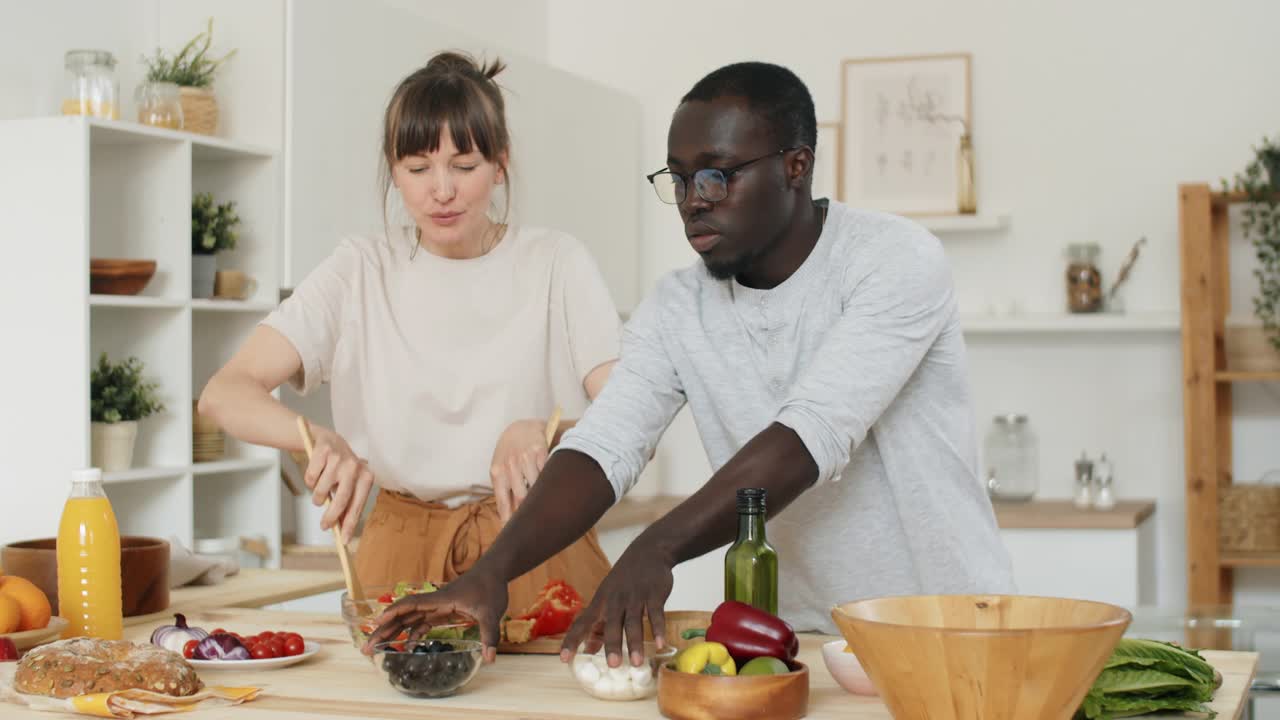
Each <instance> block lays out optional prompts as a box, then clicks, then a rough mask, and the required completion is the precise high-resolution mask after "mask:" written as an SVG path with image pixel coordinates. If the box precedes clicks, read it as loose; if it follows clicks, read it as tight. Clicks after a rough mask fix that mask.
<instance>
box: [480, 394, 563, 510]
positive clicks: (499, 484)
mask: <svg viewBox="0 0 1280 720" xmlns="http://www.w3.org/2000/svg"><path fill="white" fill-rule="evenodd" d="M546 429H547V421H546V420H538V419H532V420H517V421H516V422H513V423H511V425H510V427H508V428H507V429H506V430H504V431H503V432H502V436H501V437H499V438H498V446H497V448H495V449H494V451H493V462H492V463H490V465H489V480H490V481H491V482H492V483H493V494H494V497H495V499H496V500H497V501H498V516H499V517H500V518H501V519H502V522H503V524H504V525H505V524H506V522H507V521H508V520H510V519H511V516H512V515H513V514H514V513H515V511H516V508H518V507H520V503H522V502H524V498H525V496H526V495H528V494H529V488H531V487H533V484H534V483H535V482H537V480H538V473H540V472H542V466H543V465H546V464H547V456H548V455H549V454H550V452H551V448H550V447H549V446H548V445H547V436H546V434H545V433H546Z"/></svg>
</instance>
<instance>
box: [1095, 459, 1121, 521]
mask: <svg viewBox="0 0 1280 720" xmlns="http://www.w3.org/2000/svg"><path fill="white" fill-rule="evenodd" d="M1094 469H1095V472H1094V474H1093V484H1094V485H1095V486H1096V487H1094V489H1093V506H1094V507H1096V508H1098V509H1099V510H1110V509H1111V508H1113V507H1115V506H1116V496H1115V492H1114V491H1113V490H1112V487H1111V481H1112V468H1111V461H1110V460H1108V459H1107V454H1106V453H1102V456H1101V457H1099V458H1098V464H1097V467H1096V468H1094Z"/></svg>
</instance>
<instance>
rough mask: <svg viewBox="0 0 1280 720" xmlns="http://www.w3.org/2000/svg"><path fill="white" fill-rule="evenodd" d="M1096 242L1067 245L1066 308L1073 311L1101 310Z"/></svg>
mask: <svg viewBox="0 0 1280 720" xmlns="http://www.w3.org/2000/svg"><path fill="white" fill-rule="evenodd" d="M1101 253H1102V249H1101V248H1099V247H1098V244H1097V243H1072V244H1070V245H1068V246H1067V259H1068V264H1067V309H1068V310H1070V311H1071V312H1073V313H1091V312H1098V311H1100V310H1102V273H1101V272H1100V271H1099V270H1098V255H1100V254H1101Z"/></svg>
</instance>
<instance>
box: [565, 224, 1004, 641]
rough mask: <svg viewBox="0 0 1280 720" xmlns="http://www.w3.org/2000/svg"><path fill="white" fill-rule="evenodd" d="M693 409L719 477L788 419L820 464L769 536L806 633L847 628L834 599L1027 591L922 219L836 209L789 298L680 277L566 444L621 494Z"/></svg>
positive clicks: (628, 331) (647, 312)
mask: <svg viewBox="0 0 1280 720" xmlns="http://www.w3.org/2000/svg"><path fill="white" fill-rule="evenodd" d="M686 402H688V404H689V407H690V409H691V411H692V413H693V418H694V422H695V424H696V425H697V428H698V433H699V435H700V436H701V438H702V443H703V446H704V447H705V449H706V452H707V457H708V458H709V460H710V461H711V465H712V467H713V468H715V469H717V470H718V469H719V468H720V467H721V466H723V465H724V464H725V463H726V462H728V460H729V459H730V458H731V457H733V455H734V454H735V453H736V452H737V451H738V450H739V449H741V448H742V446H743V445H745V444H746V442H747V441H748V440H750V439H751V438H752V437H753V436H755V435H756V434H757V433H759V432H760V431H762V430H764V429H765V428H766V427H768V425H769V424H770V423H773V422H778V423H781V424H783V425H785V426H787V427H789V428H791V429H792V430H794V431H795V432H796V434H797V435H799V437H800V439H801V440H802V441H803V442H804V445H805V447H806V448H807V449H808V450H809V452H810V454H812V456H813V459H814V460H815V461H816V463H817V466H818V481H817V483H816V484H815V485H814V486H813V487H811V488H810V489H809V490H807V491H806V492H805V493H803V494H802V495H801V496H800V497H799V498H798V499H797V500H796V501H795V502H794V503H792V504H791V505H790V506H789V507H787V508H786V509H785V510H784V511H783V512H782V513H780V514H779V515H777V516H776V517H774V518H773V519H772V520H770V521H769V524H768V529H767V532H768V535H769V539H770V542H771V543H772V544H773V545H774V546H775V547H776V548H777V551H778V556H779V568H780V578H779V583H778V592H779V606H780V607H779V611H780V614H781V615H782V616H783V617H784V618H785V619H787V620H788V621H789V622H791V623H792V624H793V625H794V626H795V627H796V629H797V630H823V631H826V632H835V626H834V623H833V622H832V620H831V617H830V610H831V608H832V606H834V605H837V604H841V603H845V602H849V601H851V600H856V599H860V598H866V597H874V596H883V595H903V594H916V593H929V594H933V593H969V592H984V593H986V592H991V593H995V592H1012V591H1013V580H1012V571H1011V568H1010V563H1009V559H1008V555H1007V553H1006V551H1005V549H1004V546H1003V544H1002V543H1001V541H1000V536H999V533H998V530H997V527H996V523H995V517H994V513H993V512H992V509H991V504H990V501H989V500H988V499H987V496H986V493H985V491H984V489H983V487H982V484H981V482H980V480H979V477H978V472H977V465H978V463H977V441H976V437H975V432H974V414H973V405H972V402H971V397H970V389H969V384H968V377H967V369H966V365H965V348H964V339H963V337H962V335H961V329H960V323H959V317H958V314H957V305H956V300H955V293H954V289H953V285H952V281H951V274H950V269H949V265H948V263H947V260H946V256H945V255H944V253H943V249H942V247H941V245H940V243H939V242H938V240H937V239H936V238H935V237H934V236H933V235H931V234H929V233H928V232H927V231H925V230H924V229H923V228H921V227H920V226H918V225H916V224H915V223H912V222H910V221H908V220H906V219H903V218H899V217H895V216H892V215H886V214H881V213H874V212H866V211H860V210H855V209H853V208H850V207H848V206H846V205H844V204H842V203H837V202H831V203H830V209H829V212H828V217H827V220H826V223H825V226H824V228H823V231H822V235H821V237H820V238H819V239H818V243H817V245H816V247H815V248H814V250H813V251H812V253H810V255H809V257H808V258H807V259H806V260H805V262H804V264H803V265H802V266H801V267H800V268H799V269H798V270H797V271H796V272H795V273H794V274H793V275H792V276H791V277H790V278H788V279H787V280H786V281H785V282H784V283H782V284H781V285H779V286H777V287H775V288H773V289H771V290H756V289H752V288H748V287H745V286H743V285H740V284H738V283H737V282H735V281H733V280H727V281H723V280H716V279H714V278H712V277H711V276H710V275H709V274H708V273H707V271H706V269H705V267H704V266H703V265H702V263H701V262H698V263H697V264H695V265H693V266H691V267H688V268H685V269H683V270H679V271H675V272H673V273H670V274H668V275H667V276H665V277H664V278H663V279H662V280H661V281H659V283H658V285H657V287H656V288H655V290H654V291H653V292H652V293H651V294H650V295H649V297H648V298H646V300H645V301H644V302H643V303H642V304H641V306H640V307H639V308H638V309H637V310H636V312H635V314H634V316H633V317H632V319H631V320H630V322H628V323H627V325H626V327H625V328H624V330H623V340H622V355H621V359H620V362H619V363H618V365H617V366H616V367H615V368H614V370H613V373H612V375H611V376H610V379H609V382H608V384H607V385H606V387H605V389H604V391H603V392H602V393H601V394H600V396H599V397H597V398H596V400H595V402H594V403H592V405H591V406H590V408H589V409H588V410H587V412H586V413H585V415H584V416H583V418H582V420H581V422H579V423H578V425H577V426H576V427H575V428H573V429H572V430H571V431H569V432H568V433H566V435H565V437H564V438H563V440H562V442H561V444H560V446H559V448H558V449H559V450H564V449H572V450H577V451H580V452H583V453H586V454H587V455H589V456H591V457H592V458H593V459H595V460H596V462H598V463H599V464H600V467H601V468H602V469H603V470H604V472H605V475H606V476H607V477H608V479H609V482H610V483H611V484H612V485H613V487H614V491H615V494H616V497H617V498H619V499H621V498H622V497H623V495H625V494H626V492H627V491H628V490H629V489H630V488H631V487H632V485H634V484H635V482H636V479H637V478H638V477H639V475H640V471H641V470H642V469H643V468H644V465H645V463H646V462H647V459H648V458H649V457H650V454H651V452H652V450H653V448H654V447H655V446H656V445H657V443H658V440H659V438H660V437H661V435H662V433H663V432H664V431H665V430H666V428H667V426H668V425H669V424H670V423H671V420H672V418H674V416H675V414H676V413H677V412H678V411H679V410H680V408H681V407H682V406H683V405H684V404H685V403H686Z"/></svg>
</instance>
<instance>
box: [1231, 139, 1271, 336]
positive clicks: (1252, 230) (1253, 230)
mask: <svg viewBox="0 0 1280 720" xmlns="http://www.w3.org/2000/svg"><path fill="white" fill-rule="evenodd" d="M1222 186H1223V190H1224V191H1226V190H1228V189H1234V190H1235V191H1236V192H1243V193H1245V195H1246V196H1247V197H1248V199H1249V202H1248V203H1247V204H1246V205H1245V206H1244V209H1243V212H1242V213H1241V223H1240V227H1241V229H1242V230H1243V231H1244V236H1245V237H1246V238H1248V239H1249V240H1250V241H1251V242H1252V243H1253V248H1254V253H1255V254H1256V255H1257V258H1258V267H1257V268H1255V269H1254V271H1253V274H1254V277H1256V278H1257V279H1258V295H1257V296H1256V297H1254V299H1253V311H1254V314H1255V315H1257V316H1258V319H1259V320H1261V321H1262V332H1263V334H1264V335H1266V339H1267V341H1268V342H1270V344H1271V346H1272V347H1273V348H1275V349H1276V350H1280V136H1277V138H1276V139H1275V140H1270V139H1268V138H1266V137H1264V138H1262V144H1261V145H1258V146H1255V147H1254V148H1253V160H1251V161H1250V162H1249V164H1248V165H1246V166H1245V169H1244V171H1243V172H1239V173H1236V176H1235V178H1234V182H1233V183H1230V184H1229V183H1228V182H1227V181H1226V180H1225V179H1224V180H1223V181H1222ZM1272 360H1275V358H1273V359H1272Z"/></svg>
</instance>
